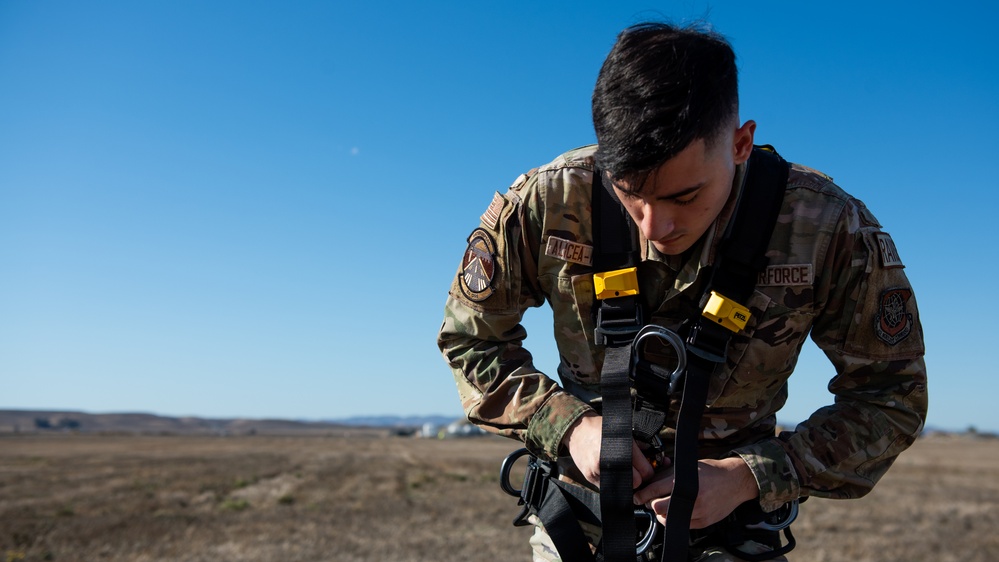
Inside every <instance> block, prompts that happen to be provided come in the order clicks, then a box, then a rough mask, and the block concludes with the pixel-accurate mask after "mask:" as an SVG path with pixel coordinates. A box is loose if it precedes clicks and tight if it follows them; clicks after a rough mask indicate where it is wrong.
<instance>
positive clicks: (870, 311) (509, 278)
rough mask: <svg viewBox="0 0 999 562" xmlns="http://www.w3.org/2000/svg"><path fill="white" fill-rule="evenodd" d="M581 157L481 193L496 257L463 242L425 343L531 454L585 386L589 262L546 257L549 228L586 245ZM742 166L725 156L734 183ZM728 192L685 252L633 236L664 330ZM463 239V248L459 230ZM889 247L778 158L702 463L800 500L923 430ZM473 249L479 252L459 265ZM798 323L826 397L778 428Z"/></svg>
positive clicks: (691, 306) (857, 477)
mask: <svg viewBox="0 0 999 562" xmlns="http://www.w3.org/2000/svg"><path fill="white" fill-rule="evenodd" d="M594 150H595V147H593V146H589V147H583V148H580V149H576V150H573V151H570V152H568V153H566V154H563V155H562V156H560V157H559V158H557V159H556V160H554V161H553V162H551V163H550V164H548V165H546V166H543V167H541V168H539V169H536V170H532V171H531V172H529V173H527V174H524V175H522V176H520V177H519V178H518V179H517V181H516V182H515V183H514V184H513V185H512V186H511V187H510V189H509V190H508V191H506V193H504V194H500V195H501V197H499V198H494V200H493V203H492V204H491V205H490V206H489V212H487V213H486V214H484V215H483V221H482V223H481V224H480V225H479V227H478V229H477V232H479V231H484V232H486V233H488V234H489V235H490V237H491V239H492V240H493V241H494V243H495V248H494V250H495V252H494V254H492V255H489V256H482V253H481V251H480V252H478V253H475V254H474V255H473V254H469V253H468V252H466V259H463V260H462V266H461V267H459V271H458V274H457V275H456V277H455V281H454V283H453V285H452V288H451V291H450V296H449V298H448V300H447V304H446V307H445V317H444V323H443V325H442V327H441V331H440V334H439V336H438V345H439V346H440V349H441V351H442V352H443V354H444V357H445V359H446V360H447V361H448V363H449V365H450V366H451V368H452V371H453V373H454V377H455V381H456V383H457V386H458V392H459V395H460V397H461V400H462V405H463V408H464V411H465V414H466V415H467V416H468V418H469V420H471V421H472V422H474V423H476V424H478V425H480V426H481V427H484V428H486V429H487V430H489V431H492V432H495V433H498V434H500V435H506V436H509V437H513V438H516V439H520V440H522V441H523V442H524V443H525V445H526V447H527V448H528V449H529V450H530V451H531V452H533V453H534V454H536V455H539V456H543V457H547V458H556V457H557V456H558V455H559V454H560V452H561V451H560V450H559V446H560V442H561V440H562V437H563V436H564V434H565V432H566V430H567V429H568V428H569V426H570V425H572V423H573V422H575V420H576V419H577V418H578V417H579V416H580V415H582V414H583V413H584V412H586V411H588V410H590V409H591V408H593V407H594V406H593V405H592V404H591V403H592V401H593V399H594V398H596V397H597V396H598V395H599V394H598V388H599V373H600V367H601V364H602V350H601V349H600V348H599V347H597V346H596V345H595V344H594V341H593V328H594V319H593V316H592V311H593V300H594V297H593V281H592V274H593V269H592V268H591V267H590V266H588V265H585V264H584V263H576V262H573V261H567V260H565V259H562V258H564V257H565V255H566V252H565V251H560V252H547V253H546V248H547V243H548V242H549V240H550V239H552V238H553V237H554V238H557V239H558V240H559V241H560V242H559V244H560V247H561V248H564V247H565V245H566V244H569V245H570V246H571V245H572V244H578V245H580V246H590V247H592V245H593V233H592V229H591V226H590V215H591V208H590V199H591V188H590V186H591V183H592V178H593V153H594ZM745 171H746V167H745V166H741V167H740V169H739V172H738V174H737V177H736V180H735V185H736V186H740V185H741V184H742V178H743V176H744V174H745ZM736 191H738V190H736V189H734V190H733V197H732V198H731V200H730V201H729V204H728V205H727V207H726V208H725V209H724V210H723V211H722V214H721V216H720V217H719V219H718V220H717V221H716V222H715V224H714V226H713V227H712V229H710V230H709V231H708V233H707V234H706V235H705V236H704V237H703V239H702V240H701V241H700V242H699V243H698V244H697V245H695V247H694V248H692V249H691V250H690V251H688V252H687V253H686V254H684V256H682V257H677V256H663V255H660V254H658V253H657V252H656V251H655V249H654V247H653V246H652V245H651V244H648V243H647V242H645V241H642V245H643V248H644V250H643V261H642V262H641V264H640V266H639V282H640V288H641V295H642V296H643V298H644V300H645V301H646V304H647V305H648V310H650V311H653V313H652V318H651V322H652V323H655V324H659V325H662V326H664V327H666V328H670V329H673V330H677V329H678V328H679V326H680V324H681V323H682V322H683V321H684V320H685V319H687V318H690V317H692V316H694V315H696V314H697V312H698V311H699V310H700V306H698V303H699V301H700V298H701V294H702V292H703V288H704V283H705V282H706V276H705V271H706V270H705V268H706V266H708V265H709V264H711V263H712V261H713V259H714V255H715V251H716V244H717V241H718V239H719V237H720V233H721V232H723V231H724V228H725V226H726V224H727V223H728V221H729V219H730V217H731V214H732V207H733V206H734V205H733V201H734V198H735V197H734V194H735V192H736ZM480 236H481V235H480ZM561 241H564V242H561ZM469 242H470V251H472V249H471V245H472V242H475V240H473V239H472V237H470V240H469ZM480 246H481V244H480ZM896 252H897V250H896V249H895V247H894V243H893V242H891V238H890V236H888V235H887V234H886V233H884V232H883V230H882V229H881V225H880V224H879V223H878V221H877V220H876V219H875V218H874V216H873V215H872V214H871V213H870V211H868V210H867V208H866V207H865V206H864V204H863V203H862V202H860V201H859V200H857V199H855V198H853V197H851V196H850V195H848V194H847V193H845V192H844V191H843V190H842V189H840V188H839V187H838V186H836V185H835V184H834V183H833V182H832V180H831V179H830V178H828V177H827V176H825V175H823V174H821V173H818V172H816V171H814V170H811V169H808V168H805V167H803V166H798V165H792V169H791V173H790V177H789V180H788V185H787V190H786V192H785V197H784V203H783V208H782V210H781V213H780V216H779V218H778V220H777V224H776V226H775V230H774V235H773V237H772V239H771V241H770V245H769V249H768V252H767V257H768V258H769V260H770V264H769V267H768V269H767V271H766V272H764V274H763V275H761V278H760V282H759V283H758V284H757V287H756V290H755V292H754V294H753V296H752V298H751V300H750V302H748V303H744V304H747V306H748V307H749V309H750V311H751V312H752V317H751V319H750V322H749V325H748V326H747V327H746V329H745V330H743V331H742V332H740V333H739V334H737V335H736V336H735V338H734V339H733V341H732V343H731V345H730V347H729V352H728V357H727V363H726V365H725V368H724V369H718V370H716V372H715V375H713V380H711V382H710V386H709V391H708V403H707V408H706V409H705V412H704V417H703V419H702V427H701V435H700V439H701V442H700V444H701V455H702V456H703V457H716V458H719V457H725V456H732V455H738V456H740V457H742V458H743V459H744V460H745V461H746V462H747V463H748V464H749V466H750V467H751V468H752V470H753V472H754V474H755V476H756V479H757V483H758V484H759V488H760V504H761V507H762V508H763V509H764V510H767V511H770V510H773V509H776V508H777V507H779V506H780V505H781V504H783V503H785V502H787V501H789V500H792V499H795V498H798V497H799V496H807V495H814V496H824V497H835V498H850V497H858V496H861V495H864V494H865V493H867V492H868V491H869V490H870V489H871V488H872V487H873V486H874V484H875V483H876V482H877V480H878V479H879V478H880V477H881V476H882V475H883V474H884V473H885V471H886V470H887V469H888V467H889V466H890V465H891V463H892V462H893V460H894V459H895V458H896V456H897V455H898V454H899V453H900V452H901V451H903V450H904V449H905V448H906V447H908V446H909V445H910V444H911V443H912V442H913V441H914V439H915V438H916V436H918V435H919V433H920V431H921V430H922V427H923V423H924V420H925V416H926V409H927V391H926V370H925V364H924V361H923V353H924V348H923V332H922V328H921V325H920V322H919V314H918V311H917V307H916V301H915V297H914V296H913V293H912V289H911V287H910V284H909V281H908V279H907V278H906V276H905V274H904V271H903V266H902V263H901V260H900V259H898V257H897V253H896ZM549 253H551V254H554V255H548V254H549ZM559 255H561V256H562V257H558V256H559ZM469 258H470V259H469ZM476 259H481V260H484V262H491V263H476V264H475V268H472V267H471V266H469V265H468V263H471V262H473V261H474V260H476ZM483 266H486V268H484V269H479V268H481V267H483ZM489 268H491V269H489ZM480 271H490V272H491V274H490V275H489V287H488V295H487V296H485V297H483V298H479V297H481V295H480V294H474V295H469V294H468V288H467V283H466V282H465V281H462V279H463V275H470V276H471V278H472V280H473V281H474V283H473V284H474V285H481V279H479V277H481V276H482V275H484V274H482V273H480ZM465 279H466V280H467V279H468V277H465ZM545 302H548V303H549V305H550V306H551V308H552V311H553V316H554V325H555V340H556V343H557V346H558V350H559V355H560V364H559V365H558V367H557V375H558V379H559V380H558V382H556V381H555V380H553V379H552V378H550V377H548V376H546V375H545V374H543V373H542V372H541V371H539V370H538V369H537V368H536V367H535V365H534V364H533V362H532V358H531V355H530V353H529V352H528V351H527V350H526V349H524V348H523V347H522V345H521V344H522V342H523V340H524V338H525V337H526V332H525V330H524V328H523V326H522V325H521V323H520V322H521V319H522V316H523V314H524V312H525V311H526V310H527V308H528V307H537V306H541V305H543V304H544V303H545ZM809 334H811V338H812V339H813V341H815V343H816V344H817V345H818V347H819V348H821V349H822V350H823V352H825V354H826V356H827V357H829V360H830V361H831V362H832V365H833V366H834V369H835V373H836V374H835V376H834V377H833V378H832V380H831V381H830V382H829V390H830V391H831V392H832V393H833V394H834V395H835V402H834V403H833V404H831V405H829V406H827V407H825V408H822V409H820V410H819V411H817V412H815V413H814V414H813V415H812V416H811V417H810V418H809V419H808V420H806V421H804V422H802V423H801V424H799V425H798V426H797V427H796V428H794V429H793V430H788V431H781V432H779V433H777V432H776V431H775V429H776V413H777V411H778V410H779V409H780V408H781V407H782V406H783V405H784V403H785V401H786V400H787V398H788V389H787V379H788V377H789V376H790V375H791V372H792V371H793V370H794V367H795V363H796V362H797V359H798V354H799V352H800V350H801V346H802V345H803V343H804V341H805V337H806V336H808V335H809ZM650 353H652V354H653V355H655V353H656V350H654V349H653V350H651V352H650ZM667 359H668V358H666V357H664V358H663V360H664V361H665V360H667ZM806 375H807V374H806ZM678 399H679V397H676V399H675V400H678ZM677 410H678V403H674V405H673V407H672V408H671V412H672V413H673V415H672V416H671V417H670V419H669V420H668V423H667V427H666V429H665V430H664V431H663V432H662V437H663V439H664V442H665V443H666V445H667V447H669V448H670V449H668V450H671V444H672V441H673V434H674V430H673V427H675V419H674V417H675V412H676V411H677Z"/></svg>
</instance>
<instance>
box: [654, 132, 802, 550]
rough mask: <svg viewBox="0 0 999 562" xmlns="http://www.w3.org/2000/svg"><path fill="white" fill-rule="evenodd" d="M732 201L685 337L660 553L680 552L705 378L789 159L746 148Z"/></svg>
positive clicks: (775, 207) (771, 217)
mask: <svg viewBox="0 0 999 562" xmlns="http://www.w3.org/2000/svg"><path fill="white" fill-rule="evenodd" d="M748 166H749V169H748V170H746V176H745V177H746V180H745V183H744V185H743V186H742V189H741V190H740V193H739V198H738V200H737V202H736V209H735V212H734V214H733V216H732V219H731V221H730V222H729V224H728V227H727V228H726V231H725V233H724V235H723V236H722V239H721V241H720V242H719V246H718V253H717V257H716V259H715V263H714V265H713V266H712V270H711V272H710V277H709V281H708V285H707V287H706V289H705V291H704V295H703V297H702V303H701V304H702V305H703V306H704V310H703V312H702V315H701V316H699V317H698V318H697V319H695V320H693V321H692V324H691V328H690V330H689V332H688V335H687V338H686V348H687V353H688V358H687V372H686V374H685V375H684V379H683V381H682V384H683V394H682V398H681V402H680V410H679V413H678V415H677V425H676V445H675V449H674V455H673V456H674V458H673V469H674V487H673V493H672V494H671V496H670V504H669V510H668V512H667V514H666V546H665V549H664V551H663V559H664V560H686V559H687V551H688V547H689V544H690V517H691V513H692V511H693V508H694V501H695V500H696V499H697V492H698V478H697V461H698V458H699V455H698V453H697V441H698V437H699V436H700V434H701V418H702V416H703V415H704V408H705V402H706V400H707V392H708V386H709V383H710V381H711V375H712V373H714V371H715V370H716V369H719V368H723V367H724V363H725V358H726V355H727V350H728V344H729V341H730V340H731V338H732V335H733V334H735V333H737V332H739V331H741V330H742V328H744V327H745V322H746V321H748V320H749V311H748V308H747V307H746V306H745V305H744V304H743V303H746V302H747V301H748V299H749V297H750V296H751V295H752V294H753V290H754V289H755V287H756V280H757V278H758V277H759V274H760V272H762V271H763V270H764V269H765V268H766V265H767V262H768V259H767V257H766V251H767V246H768V245H769V242H770V238H771V236H772V235H773V230H774V226H775V225H776V223H777V216H778V215H779V214H780V208H781V203H782V202H783V198H784V190H785V188H786V186H787V177H788V165H787V162H785V161H784V159H783V158H781V157H780V155H778V154H777V153H776V152H774V151H773V149H772V148H771V149H765V148H757V149H754V150H753V153H752V155H751V157H750V160H749V163H748Z"/></svg>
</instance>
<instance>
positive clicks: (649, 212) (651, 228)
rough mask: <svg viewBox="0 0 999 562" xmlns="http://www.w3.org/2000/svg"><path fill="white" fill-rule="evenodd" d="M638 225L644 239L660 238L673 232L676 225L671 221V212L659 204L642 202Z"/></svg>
mask: <svg viewBox="0 0 999 562" xmlns="http://www.w3.org/2000/svg"><path fill="white" fill-rule="evenodd" d="M638 227H639V228H640V229H641V230H642V235H643V236H645V238H646V239H648V240H662V239H663V238H666V237H667V236H669V235H670V234H671V233H672V232H673V230H674V229H675V227H676V225H675V223H674V221H673V216H672V213H670V212H668V211H667V210H665V209H663V208H662V207H661V206H657V205H650V204H648V203H644V204H643V205H642V217H641V220H640V221H639V223H638Z"/></svg>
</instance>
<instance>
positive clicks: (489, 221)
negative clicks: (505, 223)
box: [479, 191, 506, 230]
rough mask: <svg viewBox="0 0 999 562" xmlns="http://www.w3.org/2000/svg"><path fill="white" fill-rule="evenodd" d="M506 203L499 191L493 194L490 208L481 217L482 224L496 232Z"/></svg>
mask: <svg viewBox="0 0 999 562" xmlns="http://www.w3.org/2000/svg"><path fill="white" fill-rule="evenodd" d="M505 203H506V199H504V198H503V196H502V195H500V194H499V192H498V191H497V192H496V193H494V194H493V200H492V202H490V203H489V208H488V209H486V212H485V213H482V216H481V217H479V218H480V219H481V220H482V224H484V225H486V226H488V227H489V228H491V229H493V230H496V225H497V224H498V223H499V218H500V213H501V212H502V211H503V205H504V204H505Z"/></svg>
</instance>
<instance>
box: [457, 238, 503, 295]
mask: <svg viewBox="0 0 999 562" xmlns="http://www.w3.org/2000/svg"><path fill="white" fill-rule="evenodd" d="M495 276H496V243H495V242H494V241H493V238H492V236H490V235H489V233H488V232H486V231H485V230H483V229H481V228H476V229H475V230H474V231H472V234H471V235H470V236H469V237H468V248H466V249H465V255H464V257H462V258H461V275H460V276H459V277H458V283H459V286H460V287H461V292H462V294H464V295H465V296H466V297H468V299H469V300H471V301H474V302H481V301H484V300H486V299H487V298H489V296H490V295H492V294H493V291H494V289H493V286H492V283H493V278H494V277H495Z"/></svg>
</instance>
